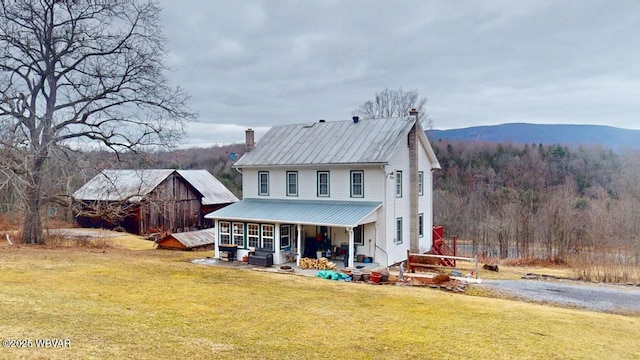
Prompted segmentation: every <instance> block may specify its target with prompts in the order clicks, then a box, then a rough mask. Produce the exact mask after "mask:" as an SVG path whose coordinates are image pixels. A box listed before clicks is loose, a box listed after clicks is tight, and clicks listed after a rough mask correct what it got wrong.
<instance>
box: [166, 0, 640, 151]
mask: <svg viewBox="0 0 640 360" xmlns="http://www.w3.org/2000/svg"><path fill="white" fill-rule="evenodd" d="M160 3H161V6H163V9H164V10H163V14H162V21H163V24H164V26H165V27H164V35H165V36H166V37H167V38H168V40H169V43H168V49H169V51H170V56H169V58H168V64H169V65H170V66H171V67H172V68H173V69H174V71H172V72H170V73H168V76H169V79H170V80H171V81H172V82H173V83H175V84H179V85H181V86H183V87H185V88H186V89H187V91H189V93H190V94H191V96H192V102H191V106H192V107H193V108H194V109H196V110H198V111H199V113H200V119H199V122H200V123H198V124H192V125H191V126H190V127H189V129H190V130H189V133H188V134H189V136H188V138H187V139H185V143H186V144H200V145H203V144H206V143H228V142H241V141H243V140H244V129H246V128H247V127H254V128H258V129H267V128H268V127H269V126H271V125H274V124H282V123H301V122H308V121H316V120H317V119H321V118H323V119H327V120H328V121H333V120H343V119H347V118H349V116H350V114H351V111H352V110H353V109H355V108H356V107H357V106H358V105H359V104H360V103H362V102H364V101H365V100H367V99H369V98H371V97H372V96H373V94H374V93H375V92H376V91H378V90H381V89H384V88H385V87H389V88H398V87H403V88H405V89H417V90H418V91H419V93H420V94H421V95H422V96H425V97H427V98H428V99H429V102H428V103H427V107H428V109H427V110H428V113H429V115H430V117H431V118H433V120H434V123H435V127H436V128H457V127H467V126H476V125H486V124H498V123H505V122H516V121H517V122H534V123H592V124H605V125H612V126H619V127H626V128H636V129H638V128H640V124H639V123H638V122H637V121H636V117H637V114H638V113H640V102H639V101H638V95H640V65H638V64H640V51H639V50H638V49H640V47H639V46H638V45H639V44H638V42H639V41H640V40H638V36H637V34H639V33H640V17H638V16H637V14H638V13H639V10H640V3H637V2H634V1H628V2H627V1H615V2H609V1H603V2H601V1H561V2H558V1H481V2H479V1H455V2H451V1H428V2H427V1H402V2H390V1H382V0H379V1H366V2H364V1H299V2H290V1H280V0H274V1H250V0H247V1H215V2H210V1H205V0H189V1H183V2H175V1H169V0H161V2H160ZM257 136H259V133H258V134H257Z"/></svg>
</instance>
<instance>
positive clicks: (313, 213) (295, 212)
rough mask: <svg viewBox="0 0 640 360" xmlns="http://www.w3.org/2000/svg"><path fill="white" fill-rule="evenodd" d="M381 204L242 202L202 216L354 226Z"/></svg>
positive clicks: (293, 201)
mask: <svg viewBox="0 0 640 360" xmlns="http://www.w3.org/2000/svg"><path fill="white" fill-rule="evenodd" d="M380 206H382V203H381V202H370V201H330V200H325V201H314V200H276V199H243V200H241V201H239V202H237V203H235V204H231V205H229V206H227V207H224V208H222V209H220V210H217V211H214V212H212V213H209V214H207V215H205V218H207V219H224V220H238V221H245V222H274V223H286V224H303V225H321V226H336V227H356V226H358V225H359V224H360V223H361V221H363V220H364V219H365V218H366V217H367V216H369V215H370V214H372V213H373V212H375V211H376V210H377V209H378V208H379V207H380Z"/></svg>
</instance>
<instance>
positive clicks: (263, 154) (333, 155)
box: [234, 117, 416, 167]
mask: <svg viewBox="0 0 640 360" xmlns="http://www.w3.org/2000/svg"><path fill="white" fill-rule="evenodd" d="M415 122H416V120H415V118H414V117H407V118H390V119H362V120H359V121H358V122H357V123H355V122H354V121H353V120H349V121H332V122H316V123H310V124H297V125H279V126H274V127H272V128H271V129H270V130H269V131H268V132H267V133H266V134H264V135H263V136H262V138H261V139H260V141H259V142H258V143H257V144H256V146H255V148H254V149H253V150H251V151H250V152H247V153H245V154H244V155H243V156H242V157H241V158H240V160H238V161H237V162H236V163H235V165H234V166H236V167H247V166H268V165H315V164H356V163H357V164H362V163H369V164H386V163H388V162H389V160H391V157H392V156H393V154H394V152H395V150H396V149H397V147H398V145H399V144H400V143H405V142H406V135H407V134H408V133H409V131H410V130H411V128H412V127H413V125H414V124H415Z"/></svg>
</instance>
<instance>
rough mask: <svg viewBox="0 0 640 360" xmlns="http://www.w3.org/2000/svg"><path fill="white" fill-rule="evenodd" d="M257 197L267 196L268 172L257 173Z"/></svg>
mask: <svg viewBox="0 0 640 360" xmlns="http://www.w3.org/2000/svg"><path fill="white" fill-rule="evenodd" d="M258 195H260V196H269V172H268V171H259V172H258Z"/></svg>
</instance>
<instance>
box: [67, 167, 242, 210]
mask: <svg viewBox="0 0 640 360" xmlns="http://www.w3.org/2000/svg"><path fill="white" fill-rule="evenodd" d="M174 172H177V173H178V174H179V175H180V176H182V177H183V178H184V179H185V180H186V181H187V182H188V183H190V184H191V186H193V187H194V188H195V189H196V190H197V191H198V192H200V193H201V194H202V195H203V198H202V204H203V205H211V204H225V203H230V202H236V201H238V198H237V197H236V196H235V195H233V193H231V191H229V190H228V189H227V188H226V187H225V186H224V185H222V183H220V181H218V179H216V178H215V177H214V176H213V175H211V173H209V172H208V171H207V170H173V169H145V170H120V169H107V170H103V171H102V172H101V173H100V174H98V175H96V176H94V177H93V179H91V180H89V181H88V182H87V183H86V184H84V185H83V186H82V187H81V188H80V189H78V190H77V191H76V192H75V193H73V197H74V198H75V199H79V200H92V201H95V200H101V201H123V200H127V201H133V202H136V201H140V200H141V199H142V198H143V197H144V196H145V195H147V194H149V193H150V192H151V191H153V189H155V188H156V187H157V186H158V185H160V183H161V182H162V181H164V179H166V178H167V177H169V176H170V175H171V174H172V173H174Z"/></svg>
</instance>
